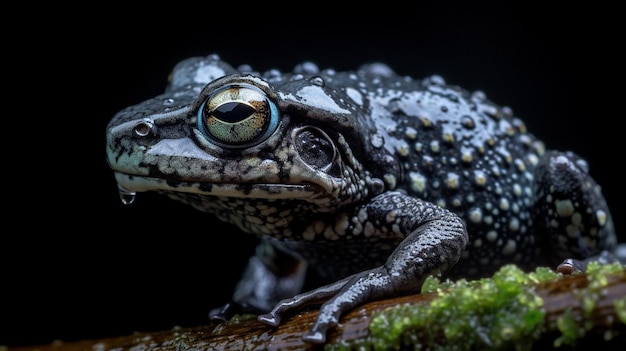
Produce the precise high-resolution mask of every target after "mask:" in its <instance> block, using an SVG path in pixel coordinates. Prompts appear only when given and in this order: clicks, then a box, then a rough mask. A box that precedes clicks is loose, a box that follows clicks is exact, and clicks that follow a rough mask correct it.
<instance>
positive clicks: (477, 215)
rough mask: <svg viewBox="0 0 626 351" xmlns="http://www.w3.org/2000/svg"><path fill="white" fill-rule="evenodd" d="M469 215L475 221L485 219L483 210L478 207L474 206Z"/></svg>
mask: <svg viewBox="0 0 626 351" xmlns="http://www.w3.org/2000/svg"><path fill="white" fill-rule="evenodd" d="M468 217H469V219H470V221H472V222H473V223H480V221H482V220H483V211H482V210H481V209H480V208H477V207H476V208H473V209H471V210H470V211H469V215H468Z"/></svg>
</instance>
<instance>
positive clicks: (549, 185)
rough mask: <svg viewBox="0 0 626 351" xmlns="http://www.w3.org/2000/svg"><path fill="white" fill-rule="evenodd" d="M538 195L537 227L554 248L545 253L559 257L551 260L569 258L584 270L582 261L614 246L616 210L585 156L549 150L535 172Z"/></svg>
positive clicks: (548, 244)
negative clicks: (605, 194) (595, 177)
mask: <svg viewBox="0 0 626 351" xmlns="http://www.w3.org/2000/svg"><path fill="white" fill-rule="evenodd" d="M534 193H535V195H536V201H535V204H534V209H535V212H534V217H535V218H534V221H535V227H536V229H537V231H538V232H539V233H540V234H541V235H545V238H546V240H544V243H543V244H544V245H545V246H547V247H548V248H549V250H547V252H546V253H544V254H549V255H554V257H551V258H548V259H547V261H548V262H552V263H556V262H563V263H564V264H566V262H569V263H573V264H574V265H573V266H572V267H571V268H572V269H573V270H584V263H583V261H577V260H588V259H593V258H594V257H599V255H601V254H602V255H606V254H607V253H606V252H605V253H604V254H603V251H605V250H606V251H609V252H610V251H612V250H613V249H614V247H615V245H616V242H617V240H616V235H615V229H614V227H613V222H612V219H611V214H610V212H609V209H608V206H607V204H606V201H605V199H604V197H603V195H602V192H601V189H600V186H599V185H598V184H597V183H596V182H595V180H594V179H593V178H591V176H590V175H589V169H588V165H587V163H586V162H585V161H584V160H582V159H581V158H579V157H578V156H576V155H575V154H573V153H571V152H557V151H550V152H547V153H546V154H545V155H544V157H542V159H541V160H540V162H539V163H538V165H537V168H536V170H535V187H534ZM563 260H566V261H563ZM577 262H579V263H580V265H578V263H577ZM564 272H565V271H564Z"/></svg>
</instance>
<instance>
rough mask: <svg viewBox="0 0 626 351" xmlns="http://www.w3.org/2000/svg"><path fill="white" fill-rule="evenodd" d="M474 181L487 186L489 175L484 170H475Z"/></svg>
mask: <svg viewBox="0 0 626 351" xmlns="http://www.w3.org/2000/svg"><path fill="white" fill-rule="evenodd" d="M474 182H475V183H476V185H478V186H485V184H487V175H486V174H485V172H483V171H479V170H477V171H475V172H474Z"/></svg>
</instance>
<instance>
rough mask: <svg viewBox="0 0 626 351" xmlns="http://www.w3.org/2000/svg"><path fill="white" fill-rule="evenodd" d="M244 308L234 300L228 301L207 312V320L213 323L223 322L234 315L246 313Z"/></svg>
mask: <svg viewBox="0 0 626 351" xmlns="http://www.w3.org/2000/svg"><path fill="white" fill-rule="evenodd" d="M246 312H248V311H246V309H245V308H244V307H243V306H242V305H241V304H238V303H236V302H228V303H226V304H224V305H223V306H221V307H217V308H214V309H212V310H211V311H210V312H209V320H210V321H211V322H214V323H223V322H226V321H228V320H230V319H231V318H232V317H233V316H234V315H236V314H241V313H246Z"/></svg>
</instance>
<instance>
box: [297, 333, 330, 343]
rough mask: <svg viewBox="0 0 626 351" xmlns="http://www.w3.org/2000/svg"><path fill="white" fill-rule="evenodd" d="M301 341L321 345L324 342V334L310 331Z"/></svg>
mask: <svg viewBox="0 0 626 351" xmlns="http://www.w3.org/2000/svg"><path fill="white" fill-rule="evenodd" d="M302 340H304V341H306V342H310V343H314V344H323V343H325V342H326V333H322V332H321V331H310V332H308V333H306V334H304V335H303V336H302Z"/></svg>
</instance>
